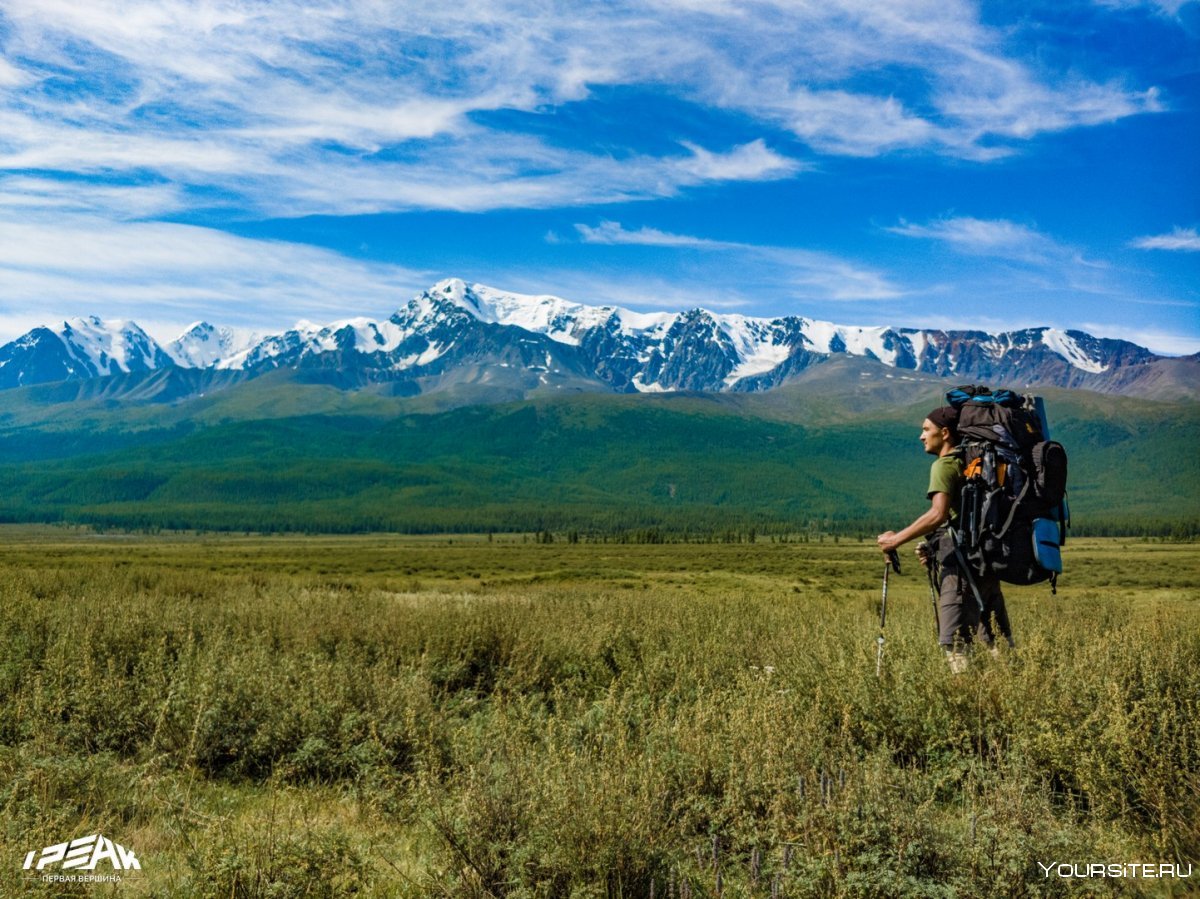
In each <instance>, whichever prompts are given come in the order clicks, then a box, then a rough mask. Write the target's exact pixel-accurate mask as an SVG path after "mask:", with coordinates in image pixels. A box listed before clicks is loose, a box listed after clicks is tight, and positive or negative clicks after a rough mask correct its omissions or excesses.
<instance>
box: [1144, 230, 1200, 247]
mask: <svg viewBox="0 0 1200 899" xmlns="http://www.w3.org/2000/svg"><path fill="white" fill-rule="evenodd" d="M1129 245H1130V246H1131V247H1135V248H1137V249H1139V250H1176V251H1180V250H1182V251H1184V252H1190V253H1196V252H1200V233H1197V231H1196V229H1195V228H1176V229H1175V230H1173V231H1172V232H1171V233H1170V234H1157V235H1153V236H1147V237H1138V238H1135V239H1134V240H1131V241H1130V242H1129Z"/></svg>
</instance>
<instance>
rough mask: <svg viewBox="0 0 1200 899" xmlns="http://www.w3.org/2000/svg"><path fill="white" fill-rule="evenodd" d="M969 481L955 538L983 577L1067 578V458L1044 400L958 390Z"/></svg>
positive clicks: (1013, 580) (951, 399)
mask: <svg viewBox="0 0 1200 899" xmlns="http://www.w3.org/2000/svg"><path fill="white" fill-rule="evenodd" d="M946 402H948V403H949V404H950V405H951V406H954V407H955V408H956V409H958V436H959V446H960V447H961V448H962V451H963V462H964V464H965V468H964V470H963V475H964V482H963V489H962V499H961V501H960V506H959V517H958V526H957V527H958V532H957V540H958V546H959V550H960V551H961V553H962V555H963V557H964V558H965V561H966V563H967V564H968V565H969V566H970V567H971V568H972V569H973V571H974V572H975V573H977V574H979V575H981V576H992V577H997V578H999V579H1000V580H1002V581H1005V582H1007V583H1010V584H1037V583H1041V582H1042V581H1047V580H1048V581H1049V582H1050V589H1051V591H1052V592H1055V591H1056V588H1057V581H1058V576H1059V575H1060V574H1061V573H1062V554H1061V552H1060V547H1061V546H1063V545H1064V544H1065V543H1066V540H1067V527H1068V525H1069V524H1070V512H1069V509H1068V507H1067V453H1066V450H1064V449H1063V446H1062V444H1061V443H1056V442H1055V441H1053V440H1050V439H1049V437H1050V433H1049V430H1050V429H1049V426H1048V425H1047V423H1046V414H1045V407H1044V405H1043V403H1042V398H1041V397H1035V396H1022V395H1021V394H1019V393H1014V392H1013V391H1011V390H997V391H994V392H993V391H991V390H989V389H988V388H987V387H983V386H975V385H970V386H964V387H956V388H954V389H953V390H951V391H948V392H947V394H946Z"/></svg>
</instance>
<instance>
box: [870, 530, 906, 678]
mask: <svg viewBox="0 0 1200 899" xmlns="http://www.w3.org/2000/svg"><path fill="white" fill-rule="evenodd" d="M893 568H894V569H896V574H899V573H900V557H899V556H898V555H896V551H895V550H894V549H893V550H890V551H889V552H888V554H887V561H885V562H884V563H883V601H882V602H880V604H879V638H878V639H877V640H876V641H875V644H876V649H875V676H876V677H880V676H881V675H882V674H883V628H884V626H885V625H886V624H887V588H888V572H889V571H891V570H892V569H893Z"/></svg>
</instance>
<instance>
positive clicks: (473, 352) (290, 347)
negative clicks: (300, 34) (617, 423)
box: [0, 279, 1200, 393]
mask: <svg viewBox="0 0 1200 899" xmlns="http://www.w3.org/2000/svg"><path fill="white" fill-rule="evenodd" d="M839 354H845V355H849V356H858V357H864V358H866V359H873V360H876V361H877V362H878V363H880V364H881V365H882V366H885V367H889V368H891V369H896V370H908V371H913V372H921V373H926V374H930V375H935V376H942V377H958V378H961V379H963V380H964V381H965V380H971V379H981V380H988V381H991V382H995V383H1001V382H1003V383H1005V384H1009V385H1016V386H1023V385H1052V386H1060V387H1086V388H1091V389H1098V390H1106V391H1110V392H1134V393H1136V392H1139V391H1138V390H1135V389H1131V387H1130V385H1135V384H1137V383H1139V382H1140V381H1142V380H1144V377H1143V373H1144V372H1147V371H1150V370H1151V368H1152V367H1153V366H1154V364H1155V363H1158V362H1161V361H1169V362H1171V363H1175V362H1178V361H1179V360H1163V359H1162V357H1158V356H1156V355H1155V354H1153V353H1151V352H1150V351H1149V350H1147V349H1145V348H1144V347H1140V346H1137V345H1136V344H1133V343H1129V342H1127V341H1123V340H1111V339H1103V338H1096V337H1093V336H1091V335H1089V334H1086V333H1084V332H1082V331H1061V330H1057V329H1054V328H1030V329H1026V330H1019V331H1011V332H1005V333H1001V334H988V333H986V332H983V331H938V330H925V329H915V328H896V327H889V326H880V327H848V326H843V325H836V324H832V323H829V322H822V321H814V320H812V319H807V318H802V317H799V316H787V317H783V318H774V319H766V318H751V317H747V316H743V315H722V314H715V313H712V312H708V311H706V310H704V309H700V308H696V309H691V310H688V311H685V312H655V313H639V312H631V311H629V310H627V309H622V308H619V307H615V306H588V305H584V304H581V303H575V302H571V301H568V300H564V299H560V298H558V297H553V296H523V295H519V294H513V293H507V292H505V291H502V290H496V289H493V288H490V287H485V286H483V285H480V284H470V285H469V284H466V283H465V282H463V281H460V280H457V279H451V280H446V281H442V282H440V283H438V284H436V285H435V286H434V287H432V288H430V289H429V290H426V291H424V292H422V293H420V294H419V295H417V296H416V297H414V298H413V299H412V300H411V301H409V302H408V303H407V304H406V305H405V306H404V307H403V308H401V309H399V310H398V311H397V312H396V313H395V314H393V315H392V316H391V317H390V318H388V319H386V320H383V321H374V320H371V319H367V318H352V319H347V320H344V321H338V322H334V323H332V324H328V325H317V324H312V323H310V322H301V323H299V324H297V325H296V326H295V327H293V328H291V329H289V330H286V331H284V332H282V333H278V334H259V333H255V332H251V331H244V330H237V329H230V328H220V327H214V326H213V325H211V324H208V323H206V322H198V323H196V324H194V325H192V326H191V327H189V328H188V329H187V330H185V331H184V333H182V334H181V335H179V337H177V338H176V339H175V340H172V341H171V342H170V343H168V344H166V345H165V346H162V345H160V344H159V343H157V342H156V341H155V340H154V339H153V338H152V337H150V335H148V334H147V333H146V332H145V331H143V330H142V329H141V328H140V327H139V326H138V325H137V324H135V323H134V322H131V321H113V320H102V319H99V318H95V317H92V318H85V319H73V320H71V321H68V322H64V323H62V325H60V326H59V327H40V328H35V329H33V330H32V331H30V332H28V333H27V334H24V335H22V336H21V337H19V338H17V339H16V340H14V341H12V342H11V343H9V344H7V345H5V346H3V347H0V388H12V387H19V386H25V385H32V384H40V383H47V382H55V381H72V380H87V379H94V378H103V377H109V376H114V375H126V376H128V375H136V374H138V373H145V372H155V371H160V370H163V369H172V368H173V369H179V370H189V369H190V370H204V371H213V372H240V373H243V375H244V376H253V375H257V374H262V373H264V372H267V371H272V370H276V369H281V368H290V369H296V370H301V371H306V372H310V373H323V375H324V376H325V378H326V380H328V381H329V382H330V383H337V384H339V385H340V386H345V387H357V386H364V385H366V384H371V383H390V384H393V385H398V386H399V387H400V388H402V389H403V391H404V392H411V393H417V392H423V391H425V390H430V389H437V387H438V385H445V384H447V383H461V382H463V381H464V380H467V381H472V382H475V383H504V384H508V385H515V386H516V387H518V388H520V389H522V390H526V391H530V390H538V389H545V388H550V389H554V388H562V387H571V388H576V389H594V390H607V391H618V392H634V391H640V392H657V391H680V390H700V391H728V390H738V391H747V390H766V389H769V388H772V387H775V386H777V385H779V384H781V383H783V382H785V381H787V380H789V379H790V378H792V377H794V376H796V375H798V374H799V373H800V372H802V371H804V370H805V369H806V368H808V367H809V366H811V365H813V364H816V363H819V362H821V361H823V360H825V359H828V358H830V357H833V356H837V355H839ZM1197 361H1200V360H1197V359H1196V357H1189V358H1188V360H1187V362H1188V364H1195V363H1196V362H1197ZM1141 392H1144V391H1141Z"/></svg>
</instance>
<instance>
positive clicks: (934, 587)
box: [925, 564, 942, 638]
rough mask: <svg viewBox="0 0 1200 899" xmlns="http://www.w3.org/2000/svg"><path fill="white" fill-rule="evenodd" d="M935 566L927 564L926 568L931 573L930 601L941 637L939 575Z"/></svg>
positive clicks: (935, 625)
mask: <svg viewBox="0 0 1200 899" xmlns="http://www.w3.org/2000/svg"><path fill="white" fill-rule="evenodd" d="M933 567H934V566H933V565H932V564H930V565H928V566H926V569H925V570H926V571H927V572H928V573H929V601H930V602H931V603H933V626H934V628H935V629H936V630H937V633H938V637H939V638H940V637H941V636H942V619H941V617H940V616H939V615H938V591H937V575H936V574H935V573H934V570H933Z"/></svg>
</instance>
